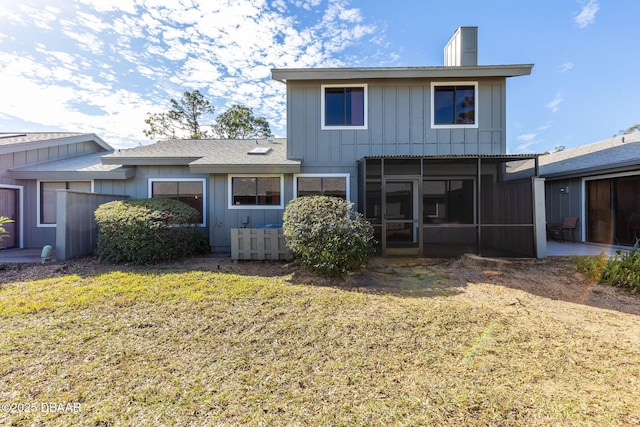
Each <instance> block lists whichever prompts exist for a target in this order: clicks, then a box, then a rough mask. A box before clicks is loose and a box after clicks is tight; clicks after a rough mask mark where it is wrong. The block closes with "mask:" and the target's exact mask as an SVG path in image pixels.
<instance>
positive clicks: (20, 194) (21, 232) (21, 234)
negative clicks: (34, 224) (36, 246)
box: [0, 184, 24, 249]
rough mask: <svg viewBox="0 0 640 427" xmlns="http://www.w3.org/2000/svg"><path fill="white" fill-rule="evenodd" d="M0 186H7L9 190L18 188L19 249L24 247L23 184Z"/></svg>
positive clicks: (2, 185)
mask: <svg viewBox="0 0 640 427" xmlns="http://www.w3.org/2000/svg"><path fill="white" fill-rule="evenodd" d="M0 188H7V189H10V190H18V205H19V206H18V209H19V212H18V234H19V237H20V238H19V241H18V247H19V248H20V249H22V248H24V186H23V185H10V184H0Z"/></svg>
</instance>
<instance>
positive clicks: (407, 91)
mask: <svg viewBox="0 0 640 427" xmlns="http://www.w3.org/2000/svg"><path fill="white" fill-rule="evenodd" d="M349 83H354V81H349ZM362 83H367V87H368V129H366V130H321V122H320V117H321V114H320V96H321V82H320V81H311V82H289V83H288V90H287V102H288V108H287V111H288V120H289V121H288V123H287V138H288V153H289V156H290V157H291V158H295V159H300V160H303V162H304V164H305V165H307V166H312V165H326V166H328V165H330V164H336V163H339V164H347V163H352V162H355V161H357V160H358V159H360V158H362V157H364V156H367V155H446V154H505V153H506V132H505V127H506V118H505V112H506V103H505V101H506V99H505V98H506V87H505V79H499V78H493V79H478V100H477V112H478V128H467V129H460V128H457V129H456V128H451V129H432V128H431V100H430V97H431V80H427V79H415V80H410V81H405V80H372V81H362Z"/></svg>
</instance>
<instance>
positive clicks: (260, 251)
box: [231, 228, 291, 260]
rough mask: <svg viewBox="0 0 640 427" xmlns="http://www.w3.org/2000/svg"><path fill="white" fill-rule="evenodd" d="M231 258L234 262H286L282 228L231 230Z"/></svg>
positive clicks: (289, 254)
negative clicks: (238, 260)
mask: <svg viewBox="0 0 640 427" xmlns="http://www.w3.org/2000/svg"><path fill="white" fill-rule="evenodd" d="M231 258H232V259H234V260H237V259H241V260H267V259H271V260H287V259H291V252H289V249H287V245H286V242H285V237H284V235H283V234H282V228H232V229H231Z"/></svg>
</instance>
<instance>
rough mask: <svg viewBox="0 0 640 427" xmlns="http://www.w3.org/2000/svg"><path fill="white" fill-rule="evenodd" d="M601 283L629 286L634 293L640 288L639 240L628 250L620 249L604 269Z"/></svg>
mask: <svg viewBox="0 0 640 427" xmlns="http://www.w3.org/2000/svg"><path fill="white" fill-rule="evenodd" d="M600 283H603V284H606V285H614V286H622V287H625V288H629V290H630V291H631V293H632V294H635V293H636V292H637V291H638V290H639V289H640V250H639V249H638V242H636V244H635V245H633V247H632V248H631V250H630V251H628V252H626V251H625V252H621V251H618V252H617V253H616V254H615V255H614V256H613V257H611V258H610V259H609V260H608V261H607V263H606V264H605V266H604V269H603V270H602V275H601V276H600Z"/></svg>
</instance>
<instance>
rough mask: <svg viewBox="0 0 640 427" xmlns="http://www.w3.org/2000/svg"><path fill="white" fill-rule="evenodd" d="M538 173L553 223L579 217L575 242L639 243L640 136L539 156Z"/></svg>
mask: <svg viewBox="0 0 640 427" xmlns="http://www.w3.org/2000/svg"><path fill="white" fill-rule="evenodd" d="M531 167H533V165H532V164H531V163H528V164H527V163H525V164H523V165H521V166H520V168H519V170H525V169H527V168H531ZM539 168H540V176H542V177H544V179H545V187H546V215H547V220H548V221H549V223H551V224H552V223H556V224H557V223H562V221H563V218H565V217H578V226H577V228H576V229H575V231H574V236H573V237H574V239H575V240H576V241H583V242H591V243H604V244H614V245H623V246H631V245H633V244H634V243H635V242H636V240H637V239H638V238H640V133H634V134H629V135H621V136H615V137H613V138H609V139H606V140H603V141H599V142H595V143H592V144H587V145H583V146H580V147H575V148H569V149H566V150H562V151H558V152H554V153H550V154H546V155H543V156H540V163H539Z"/></svg>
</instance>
